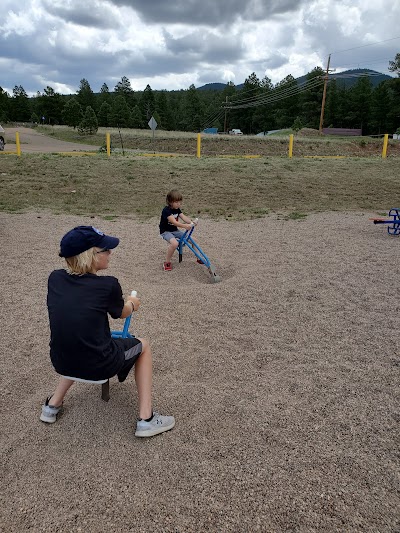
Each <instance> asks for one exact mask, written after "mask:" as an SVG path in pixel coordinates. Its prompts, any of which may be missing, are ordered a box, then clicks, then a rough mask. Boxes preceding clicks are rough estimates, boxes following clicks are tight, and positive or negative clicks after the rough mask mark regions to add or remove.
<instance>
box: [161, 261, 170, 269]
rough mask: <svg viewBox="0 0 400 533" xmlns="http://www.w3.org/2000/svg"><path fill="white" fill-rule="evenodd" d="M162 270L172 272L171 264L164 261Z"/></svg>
mask: <svg viewBox="0 0 400 533" xmlns="http://www.w3.org/2000/svg"><path fill="white" fill-rule="evenodd" d="M163 270H172V264H171V263H168V262H167V261H165V263H164V264H163Z"/></svg>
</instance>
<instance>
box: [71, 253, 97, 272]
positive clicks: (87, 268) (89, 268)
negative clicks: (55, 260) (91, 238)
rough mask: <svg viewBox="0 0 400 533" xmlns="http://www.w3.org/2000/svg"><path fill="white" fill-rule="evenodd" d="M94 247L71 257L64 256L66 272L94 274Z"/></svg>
mask: <svg viewBox="0 0 400 533" xmlns="http://www.w3.org/2000/svg"><path fill="white" fill-rule="evenodd" d="M96 251H97V250H96V248H89V250H85V251H84V252H82V253H81V254H78V255H74V256H73V257H66V258H65V261H66V262H67V265H68V267H67V269H66V270H67V272H68V274H78V275H82V274H95V273H96V272H97V269H96V260H97V255H96Z"/></svg>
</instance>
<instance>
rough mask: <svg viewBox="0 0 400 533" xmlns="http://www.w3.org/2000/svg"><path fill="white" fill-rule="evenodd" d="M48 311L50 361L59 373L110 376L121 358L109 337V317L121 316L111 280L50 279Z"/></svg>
mask: <svg viewBox="0 0 400 533" xmlns="http://www.w3.org/2000/svg"><path fill="white" fill-rule="evenodd" d="M47 307H48V311H49V320H50V358H51V362H52V363H53V366H54V368H55V369H56V371H57V372H58V373H59V374H63V375H64V376H71V377H75V378H82V379H93V380H99V379H106V378H110V377H112V376H115V375H116V374H117V373H118V372H119V370H120V369H121V368H122V366H123V364H124V360H125V354H124V351H123V348H122V347H120V346H118V344H117V343H115V342H114V340H113V339H112V338H111V332H110V325H109V322H108V315H107V314H108V313H109V314H110V315H111V316H112V317H113V318H120V316H121V313H122V309H123V307H124V300H123V298H122V289H121V285H120V284H119V282H118V280H117V278H114V277H113V276H96V275H95V274H84V275H82V276H78V275H70V274H68V273H67V272H66V271H65V270H55V271H54V272H52V273H51V274H50V276H49V280H48V293H47Z"/></svg>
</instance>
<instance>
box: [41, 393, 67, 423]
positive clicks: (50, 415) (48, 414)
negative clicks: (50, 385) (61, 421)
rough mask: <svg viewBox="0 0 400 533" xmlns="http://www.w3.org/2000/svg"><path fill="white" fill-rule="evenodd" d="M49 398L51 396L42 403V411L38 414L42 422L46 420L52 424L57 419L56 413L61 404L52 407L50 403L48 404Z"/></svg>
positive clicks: (59, 409)
mask: <svg viewBox="0 0 400 533" xmlns="http://www.w3.org/2000/svg"><path fill="white" fill-rule="evenodd" d="M50 399H51V396H49V397H48V398H46V401H45V402H44V404H43V405H42V412H41V414H40V420H41V421H42V422H47V424H54V422H56V420H57V415H58V413H59V412H60V411H61V409H62V405H60V406H59V407H54V406H52V405H49V401H50Z"/></svg>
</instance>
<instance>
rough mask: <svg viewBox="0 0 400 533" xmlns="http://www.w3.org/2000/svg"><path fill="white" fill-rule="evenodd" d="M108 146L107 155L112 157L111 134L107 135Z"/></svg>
mask: <svg viewBox="0 0 400 533" xmlns="http://www.w3.org/2000/svg"><path fill="white" fill-rule="evenodd" d="M106 146H107V155H108V157H110V154H111V141H110V134H109V133H106Z"/></svg>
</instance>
